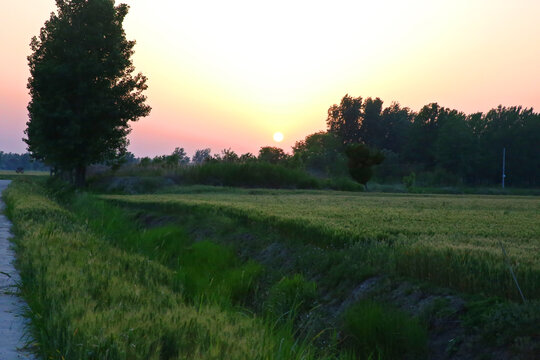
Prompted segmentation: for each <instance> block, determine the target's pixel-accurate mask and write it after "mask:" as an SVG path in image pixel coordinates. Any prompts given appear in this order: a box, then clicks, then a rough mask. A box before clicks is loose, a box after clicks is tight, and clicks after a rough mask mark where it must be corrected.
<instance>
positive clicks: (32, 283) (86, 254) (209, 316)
mask: <svg viewBox="0 0 540 360" xmlns="http://www.w3.org/2000/svg"><path fill="white" fill-rule="evenodd" d="M4 198H5V201H6V203H7V205H8V208H7V213H8V215H9V217H10V218H11V219H12V221H13V222H14V225H15V229H14V230H15V235H16V236H15V239H14V241H15V244H16V250H17V255H18V259H19V260H18V268H19V270H20V272H21V277H22V287H21V290H22V294H23V296H24V297H25V299H26V300H27V302H28V305H29V308H30V310H29V315H30V318H31V320H32V327H31V330H32V335H33V337H34V339H35V340H36V342H37V343H38V345H39V349H40V350H39V351H40V355H41V356H42V357H43V358H47V359H48V358H65V359H156V360H157V359H300V358H302V359H310V358H313V353H312V352H311V350H310V349H309V347H307V346H303V345H302V344H300V343H298V342H295V340H294V339H291V338H287V337H286V335H287V334H285V335H283V333H280V332H275V331H274V332H273V330H272V329H271V328H270V326H269V325H268V324H266V323H265V322H264V321H263V320H260V319H258V318H256V317H253V316H250V315H247V314H246V313H244V312H242V311H239V310H238V309H236V310H235V309H234V308H228V307H223V306H220V305H219V304H218V303H215V302H210V301H200V302H198V303H194V302H193V301H189V299H187V297H186V294H185V282H183V281H180V280H181V279H179V277H178V274H177V273H176V272H175V271H172V270H171V269H170V268H169V267H167V266H164V265H162V264H161V263H160V262H161V261H156V260H155V258H154V257H148V256H144V254H143V252H141V253H137V252H134V251H129V250H128V249H127V248H123V247H121V246H120V247H119V246H115V244H114V243H111V242H110V238H109V237H104V236H102V234H103V233H101V232H95V231H92V229H91V226H90V225H89V224H86V223H81V222H80V221H79V216H76V215H74V214H73V213H71V212H70V211H68V210H66V209H65V208H63V207H62V206H60V205H58V204H57V203H56V202H54V201H53V200H51V199H50V198H48V197H47V196H46V194H45V191H44V189H43V188H42V187H41V186H40V185H38V184H36V183H32V182H29V181H17V182H15V183H14V184H12V185H11V186H10V187H9V189H8V190H7V191H6V193H5V196H4ZM109 230H112V228H111V229H109ZM117 235H118V236H119V235H120V232H119V233H118V234H117ZM124 235H125V234H124ZM119 237H120V236H119ZM119 237H118V238H119ZM154 238H156V236H154ZM158 238H159V236H158ZM125 241H126V242H128V241H129V240H128V239H126V240H125ZM139 245H140V246H142V247H144V244H143V243H140V244H139ZM167 246H169V245H167ZM167 252H170V249H169V250H168V251H167ZM156 256H157V253H156ZM162 260H163V261H165V262H167V259H162Z"/></svg>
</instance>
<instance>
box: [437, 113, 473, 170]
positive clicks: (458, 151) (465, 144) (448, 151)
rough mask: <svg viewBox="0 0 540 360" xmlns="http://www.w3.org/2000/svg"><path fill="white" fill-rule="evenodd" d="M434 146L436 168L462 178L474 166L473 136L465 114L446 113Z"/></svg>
mask: <svg viewBox="0 0 540 360" xmlns="http://www.w3.org/2000/svg"><path fill="white" fill-rule="evenodd" d="M434 146H435V149H434V150H435V162H436V164H437V166H438V167H441V168H443V169H445V170H447V171H448V172H450V173H452V174H455V175H456V176H458V177H460V176H461V177H462V178H464V177H466V176H468V175H469V174H470V172H471V170H472V166H473V164H474V161H473V156H474V154H473V151H474V135H473V132H472V129H471V127H470V126H469V125H468V124H467V121H466V115H465V114H463V113H458V112H449V113H448V115H447V116H446V118H445V120H444V122H443V123H442V124H441V126H440V127H439V129H438V131H437V138H436V140H435V144H434Z"/></svg>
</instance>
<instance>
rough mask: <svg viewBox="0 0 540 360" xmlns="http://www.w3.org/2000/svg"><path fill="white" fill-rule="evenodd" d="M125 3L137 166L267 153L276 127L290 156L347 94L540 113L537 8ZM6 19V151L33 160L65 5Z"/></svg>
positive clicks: (34, 1) (48, 2) (489, 3)
mask: <svg viewBox="0 0 540 360" xmlns="http://www.w3.org/2000/svg"><path fill="white" fill-rule="evenodd" d="M124 2H126V3H128V4H129V5H130V6H131V9H130V13H129V14H128V16H127V18H126V22H125V24H124V25H125V30H126V34H127V37H128V38H129V39H135V40H136V41H137V45H136V47H135V56H134V61H135V66H136V69H137V71H140V72H142V73H143V74H145V75H146V76H147V77H148V78H149V80H148V85H149V90H148V92H147V95H148V104H149V105H151V106H152V108H153V110H152V113H151V115H150V116H149V117H147V118H144V119H141V120H140V121H139V122H137V123H134V124H133V131H132V133H131V135H130V141H131V145H130V150H131V151H132V152H134V153H135V154H136V155H137V156H154V155H159V154H165V153H171V152H172V151H173V150H174V148H175V147H177V146H178V147H184V148H185V149H186V151H187V152H188V154H193V152H194V151H195V150H196V149H199V148H206V147H210V148H211V149H212V150H213V152H214V153H216V152H219V151H220V150H221V149H223V148H229V147H230V148H232V149H233V150H235V151H236V152H238V153H244V152H252V153H254V154H256V153H257V152H258V149H259V148H260V147H261V146H268V145H270V146H272V144H273V141H272V137H271V136H269V134H274V133H275V132H276V131H277V130H279V131H280V132H282V133H284V134H286V135H287V136H286V139H285V140H284V141H283V142H281V143H279V146H282V147H283V148H284V150H285V151H287V152H289V151H290V147H291V146H292V145H294V143H295V141H298V140H301V139H303V138H304V137H305V136H306V135H308V134H311V133H313V132H316V131H319V130H324V129H325V127H326V124H325V119H326V111H327V109H328V107H330V106H331V105H332V104H334V103H337V102H339V101H340V99H341V98H342V97H343V95H345V94H346V93H349V94H350V95H352V96H363V97H368V96H371V97H380V98H381V99H383V100H384V101H385V104H386V105H389V104H390V103H391V102H392V101H399V102H400V103H401V104H402V105H403V106H408V107H410V108H412V109H413V110H419V108H420V107H421V106H423V105H425V104H428V103H430V102H438V103H439V104H441V105H442V106H446V107H451V108H456V109H458V110H461V111H465V112H468V113H470V112H476V111H486V110H489V109H490V108H493V107H495V106H497V105H499V104H502V105H506V106H511V105H523V106H526V107H535V108H536V109H537V110H538V109H540V67H539V66H538V60H539V59H540V43H539V42H538V39H540V25H539V24H538V21H537V16H538V14H540V2H538V1H535V0H517V1H514V2H508V1H503V0H476V1H470V0H457V1H452V2H439V1H432V0H413V1H407V2H404V1H398V0H385V1H379V2H373V1H335V2H332V3H331V4H330V3H326V4H324V3H323V2H320V3H319V2H313V1H304V0H296V1H284V0H277V1H266V2H253V1H248V0H244V1H238V0H233V1H228V2H223V1H217V0H216V1H210V2H177V1H165V0H155V1H140V0H139V1H135V0H126V1H124ZM0 9H1V11H0V47H1V49H2V57H1V58H0V59H1V62H2V66H1V67H0V79H1V82H0V150H2V151H14V152H23V151H24V149H25V144H24V143H23V142H22V141H21V140H20V139H21V138H22V137H23V130H24V128H25V123H26V121H27V114H26V104H27V103H28V100H29V98H28V95H27V89H26V80H27V77H28V67H27V62H26V56H27V55H29V53H30V49H29V46H28V44H29V42H30V38H31V37H32V36H34V35H38V33H39V29H40V28H41V26H42V25H43V23H44V22H45V20H46V19H47V18H48V16H49V13H50V12H52V11H55V1H54V0H27V1H24V2H21V1H18V2H6V3H5V4H4V3H3V4H2V5H0Z"/></svg>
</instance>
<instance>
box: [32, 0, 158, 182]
mask: <svg viewBox="0 0 540 360" xmlns="http://www.w3.org/2000/svg"><path fill="white" fill-rule="evenodd" d="M56 5H57V7H58V11H57V14H55V13H53V14H51V17H50V18H49V20H47V21H46V22H45V25H44V26H43V28H42V29H41V32H40V36H39V38H38V37H34V38H33V39H32V42H31V44H30V45H31V48H32V52H33V53H32V55H30V56H29V57H28V61H29V65H30V75H31V76H30V79H29V82H28V88H29V89H30V95H31V101H30V103H29V105H28V111H29V117H30V120H29V121H28V122H27V129H26V131H25V133H26V135H27V139H25V142H26V143H27V144H28V149H29V151H30V152H31V153H32V156H33V157H34V158H36V159H39V160H42V161H44V162H45V163H46V164H49V165H53V166H54V167H56V168H58V169H60V170H64V171H69V172H72V171H74V172H75V183H76V185H77V186H83V185H84V183H85V176H86V167H87V165H89V164H93V163H101V162H103V161H105V160H110V159H112V158H115V157H117V156H118V155H121V154H122V153H124V152H125V149H126V147H127V144H128V140H127V138H126V136H127V135H128V134H129V132H130V126H129V124H128V122H129V121H136V120H138V119H139V118H140V117H144V116H146V115H148V114H149V112H150V107H149V106H147V105H145V101H146V97H145V96H144V95H143V94H142V93H143V91H144V90H145V89H146V88H147V85H146V77H144V76H143V75H142V74H137V75H133V73H134V71H135V68H134V66H133V62H132V60H131V56H132V55H133V53H134V52H133V47H134V45H135V42H134V41H128V40H127V39H126V35H125V32H124V30H123V27H122V24H123V21H124V18H125V17H126V15H127V13H128V6H127V5H126V4H120V5H118V6H115V5H114V1H112V0H70V1H69V0H57V1H56Z"/></svg>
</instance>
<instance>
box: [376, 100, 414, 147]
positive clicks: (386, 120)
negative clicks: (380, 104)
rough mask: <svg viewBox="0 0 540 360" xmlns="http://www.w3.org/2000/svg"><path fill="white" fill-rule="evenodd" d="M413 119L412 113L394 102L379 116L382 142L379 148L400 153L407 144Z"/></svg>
mask: <svg viewBox="0 0 540 360" xmlns="http://www.w3.org/2000/svg"><path fill="white" fill-rule="evenodd" d="M413 117H414V113H413V112H412V111H411V110H410V109H409V108H406V107H405V108H402V107H401V106H400V105H399V103H396V102H395V103H392V104H391V105H390V106H389V107H387V108H385V109H384V110H383V112H382V115H381V122H382V124H381V127H382V130H383V140H382V143H381V144H380V147H379V148H380V149H387V150H390V151H392V152H394V153H396V154H399V153H401V152H402V150H403V147H404V145H405V144H406V143H407V134H408V132H409V128H410V126H411V121H412V119H413Z"/></svg>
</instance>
